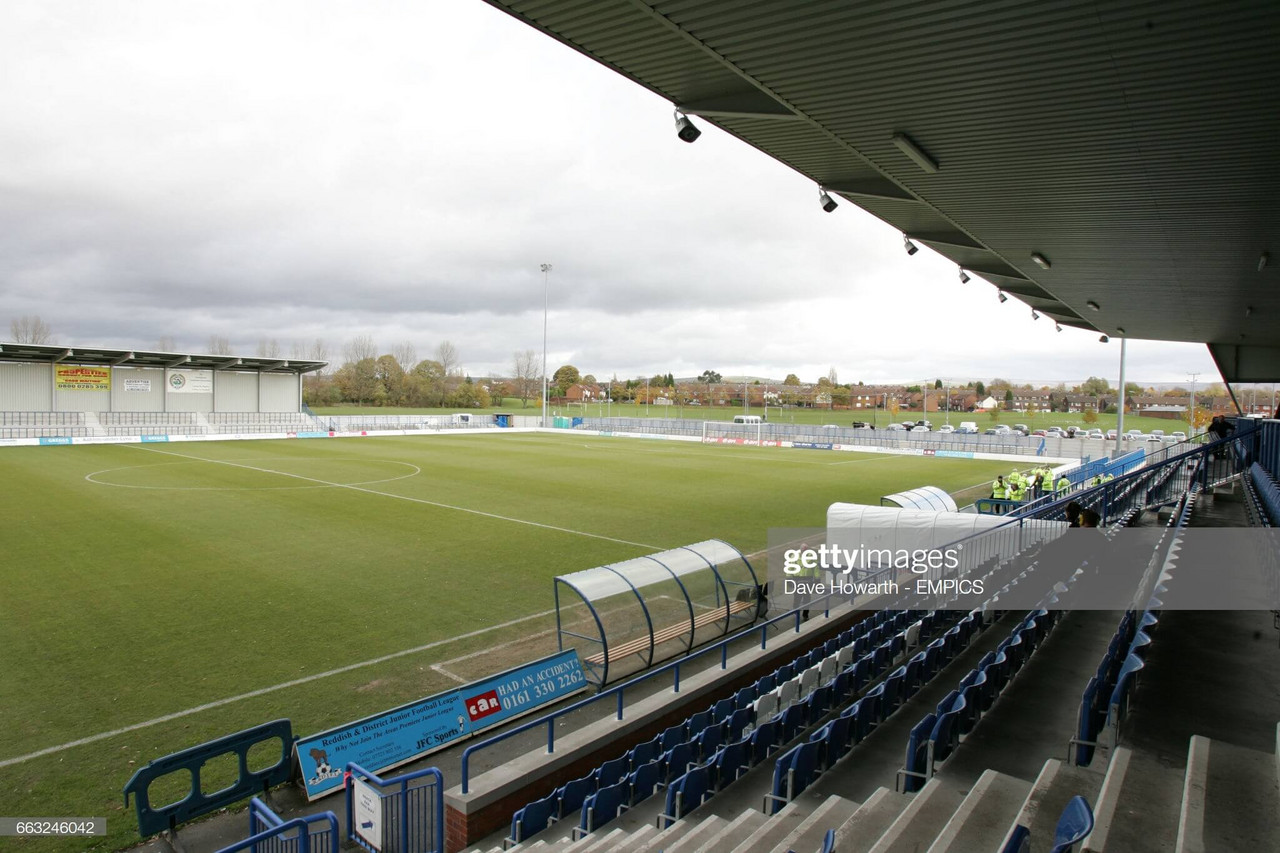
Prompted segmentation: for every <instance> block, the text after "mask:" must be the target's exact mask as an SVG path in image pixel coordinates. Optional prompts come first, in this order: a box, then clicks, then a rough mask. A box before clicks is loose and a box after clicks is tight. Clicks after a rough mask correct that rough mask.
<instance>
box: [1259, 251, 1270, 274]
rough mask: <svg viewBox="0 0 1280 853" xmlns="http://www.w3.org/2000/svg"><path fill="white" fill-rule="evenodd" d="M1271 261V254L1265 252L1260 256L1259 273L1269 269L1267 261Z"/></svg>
mask: <svg viewBox="0 0 1280 853" xmlns="http://www.w3.org/2000/svg"><path fill="white" fill-rule="evenodd" d="M1269 260H1271V253H1270V252H1263V253H1262V254H1261V255H1259V256H1258V272H1262V271H1263V270H1265V269H1266V268H1267V261H1269Z"/></svg>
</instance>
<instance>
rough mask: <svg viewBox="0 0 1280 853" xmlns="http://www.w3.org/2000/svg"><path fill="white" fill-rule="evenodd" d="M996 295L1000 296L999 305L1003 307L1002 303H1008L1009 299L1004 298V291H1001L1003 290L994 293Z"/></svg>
mask: <svg viewBox="0 0 1280 853" xmlns="http://www.w3.org/2000/svg"><path fill="white" fill-rule="evenodd" d="M996 293H997V294H998V295H999V296H1000V304H1001V305H1003V304H1004V303H1006V302H1008V301H1009V297H1007V296H1005V295H1004V291H1003V290H997V291H996Z"/></svg>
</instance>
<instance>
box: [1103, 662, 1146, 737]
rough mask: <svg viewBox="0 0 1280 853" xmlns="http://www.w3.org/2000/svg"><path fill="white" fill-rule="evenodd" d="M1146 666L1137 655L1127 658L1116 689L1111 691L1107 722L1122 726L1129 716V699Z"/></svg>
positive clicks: (1117, 680)
mask: <svg viewBox="0 0 1280 853" xmlns="http://www.w3.org/2000/svg"><path fill="white" fill-rule="evenodd" d="M1144 666H1146V663H1145V662H1144V661H1143V660H1142V658H1140V657H1138V656H1137V655H1132V654H1131V655H1129V656H1128V657H1127V658H1125V660H1124V666H1123V667H1121V668H1120V677H1119V678H1117V679H1116V686H1115V689H1114V690H1112V691H1111V698H1110V700H1109V701H1108V702H1107V722H1108V723H1109V724H1110V725H1113V726H1118V725H1120V723H1122V722H1123V721H1124V718H1125V716H1127V714H1128V712H1129V697H1130V695H1131V694H1132V692H1133V689H1134V687H1135V686H1136V683H1137V678H1138V672H1140V671H1141V670H1142V668H1143V667H1144Z"/></svg>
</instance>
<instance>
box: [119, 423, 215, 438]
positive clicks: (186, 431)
mask: <svg viewBox="0 0 1280 853" xmlns="http://www.w3.org/2000/svg"><path fill="white" fill-rule="evenodd" d="M140 427H144V428H140ZM152 430H154V431H157V432H160V433H163V434H164V435H204V434H205V430H204V427H198V426H194V425H186V424H140V425H135V426H110V427H107V435H121V436H122V435H138V434H139V433H142V432H147V431H152Z"/></svg>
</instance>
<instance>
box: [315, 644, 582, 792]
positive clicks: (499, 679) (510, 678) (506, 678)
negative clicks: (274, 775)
mask: <svg viewBox="0 0 1280 853" xmlns="http://www.w3.org/2000/svg"><path fill="white" fill-rule="evenodd" d="M586 686H587V680H586V677H585V676H584V675H583V673H582V664H581V662H580V661H579V660H578V653H577V652H576V651H575V650H572V649H571V650H569V651H567V652H561V653H560V654H557V655H552V656H551V657H548V658H543V659H542V660H539V661H535V662H533V663H529V664H525V665H524V666H521V667H517V668H515V669H512V670H508V671H507V672H504V673H501V674H499V675H495V676H492V677H491V678H487V679H484V680H483V681H476V682H473V683H471V684H468V685H467V686H465V687H460V688H458V689H457V690H450V691H448V692H446V693H439V694H436V695H435V696H429V697H427V698H426V699H419V700H418V701H416V702H410V703H409V704H407V705H401V706H400V707H399V708H392V709H391V710H389V711H384V712H382V713H381V714H376V715H374V716H372V717H366V718H364V719H363V720H356V721H354V722H351V723H347V724H346V725H343V726H339V727H338V728H334V729H330V730H329V731H326V732H321V733H320V734H316V735H311V736H310V737H305V738H302V739H300V740H299V741H298V743H297V754H298V766H299V767H301V768H302V780H303V783H304V784H305V786H306V789H307V799H308V800H314V799H316V798H318V797H322V796H324V795H325V794H329V793H332V792H333V791H336V790H339V789H341V787H342V772H343V768H344V767H346V765H347V763H348V762H351V761H354V762H356V763H357V764H359V765H360V766H361V767H364V768H366V769H369V770H371V771H372V772H374V773H381V772H382V771H384V770H387V769H388V768H391V767H396V766H399V765H401V764H404V763H406V762H408V761H412V760H414V759H415V758H420V757H422V756H424V755H426V754H427V753H430V752H435V751H436V750H437V749H440V748H442V747H445V746H448V745H449V744H451V743H454V742H456V741H458V740H461V739H463V738H467V737H471V736H472V735H475V734H477V733H479V732H481V731H483V730H484V729H487V728H489V727H490V726H493V725H495V724H497V723H501V722H505V721H506V720H509V719H511V718H512V717H516V716H519V715H521V714H524V713H527V712H529V711H532V710H535V709H537V708H540V707H541V706H543V705H545V704H547V703H548V702H554V701H557V700H559V699H562V698H564V697H565V696H569V695H571V694H573V693H577V692H578V691H580V690H583V689H585V688H586Z"/></svg>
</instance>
